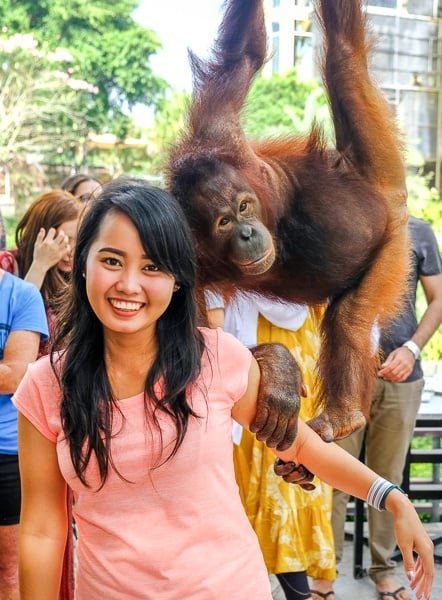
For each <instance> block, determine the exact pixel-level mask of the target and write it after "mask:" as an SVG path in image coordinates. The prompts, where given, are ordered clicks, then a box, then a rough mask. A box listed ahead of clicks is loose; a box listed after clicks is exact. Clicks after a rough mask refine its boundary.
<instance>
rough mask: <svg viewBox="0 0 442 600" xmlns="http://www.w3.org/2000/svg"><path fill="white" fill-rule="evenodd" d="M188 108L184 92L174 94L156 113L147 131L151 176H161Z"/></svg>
mask: <svg viewBox="0 0 442 600" xmlns="http://www.w3.org/2000/svg"><path fill="white" fill-rule="evenodd" d="M188 108H189V95H188V94H186V93H185V92H174V93H173V94H172V95H171V96H170V97H169V98H168V99H167V100H166V101H165V103H164V105H163V107H162V108H161V110H160V111H159V112H158V113H157V115H156V117H155V120H154V124H153V126H152V128H151V130H150V131H149V139H150V141H151V147H150V150H149V166H150V170H151V173H152V174H153V175H156V176H161V175H162V171H163V168H164V164H165V162H166V159H167V153H168V150H169V148H170V146H171V145H172V144H173V143H174V142H176V140H177V138H178V136H179V135H180V133H181V131H182V130H183V127H184V125H185V119H186V114H187V111H188Z"/></svg>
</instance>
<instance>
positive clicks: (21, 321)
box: [11, 284, 49, 339]
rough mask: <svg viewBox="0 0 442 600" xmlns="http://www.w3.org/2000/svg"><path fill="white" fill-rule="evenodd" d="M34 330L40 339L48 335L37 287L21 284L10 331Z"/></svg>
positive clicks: (44, 313)
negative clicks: (39, 335)
mask: <svg viewBox="0 0 442 600" xmlns="http://www.w3.org/2000/svg"><path fill="white" fill-rule="evenodd" d="M20 330H24V331H35V332H36V333H40V334H41V336H42V339H46V338H47V337H48V333H49V332H48V320H47V318H46V311H45V308H44V304H43V299H42V297H41V294H40V292H39V291H38V289H37V288H36V287H35V286H33V285H30V284H27V285H25V286H21V287H20V289H19V291H18V293H17V302H16V306H15V311H14V318H13V320H12V323H11V331H20Z"/></svg>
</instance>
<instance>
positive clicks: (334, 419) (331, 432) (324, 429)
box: [307, 410, 367, 442]
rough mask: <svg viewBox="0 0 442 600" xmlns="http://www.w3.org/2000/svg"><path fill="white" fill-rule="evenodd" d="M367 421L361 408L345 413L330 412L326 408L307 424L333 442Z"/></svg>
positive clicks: (326, 439)
mask: <svg viewBox="0 0 442 600" xmlns="http://www.w3.org/2000/svg"><path fill="white" fill-rule="evenodd" d="M366 422H367V421H366V419H365V417H364V415H363V414H362V412H361V411H360V410H353V411H349V412H347V413H345V414H337V413H330V412H328V411H327V410H325V411H324V412H322V413H321V414H320V415H318V416H317V417H316V418H315V419H311V420H310V421H308V423H307V424H308V425H309V426H310V427H311V428H312V429H313V430H314V431H316V433H317V434H318V435H319V436H321V438H322V439H323V440H324V442H333V441H335V440H340V439H342V438H345V437H347V436H348V435H350V434H351V433H353V432H354V431H356V430H357V429H360V428H361V427H364V426H365V424H366Z"/></svg>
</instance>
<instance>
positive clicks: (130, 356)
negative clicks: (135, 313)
mask: <svg viewBox="0 0 442 600" xmlns="http://www.w3.org/2000/svg"><path fill="white" fill-rule="evenodd" d="M135 338H137V336H121V335H118V336H113V335H105V339H104V361H105V365H106V370H107V374H108V377H109V381H110V383H111V386H112V391H113V394H114V396H115V397H116V398H117V399H122V398H129V397H131V396H135V395H136V394H139V393H140V392H142V391H143V390H144V387H145V382H146V378H147V375H148V373H149V370H150V368H151V366H152V364H153V362H154V360H155V358H156V356H157V353H158V346H157V341H156V337H155V339H150V340H149V339H148V337H147V334H145V333H144V335H143V336H139V337H138V339H135Z"/></svg>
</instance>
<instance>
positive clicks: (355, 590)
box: [271, 524, 442, 600]
mask: <svg viewBox="0 0 442 600" xmlns="http://www.w3.org/2000/svg"><path fill="white" fill-rule="evenodd" d="M428 528H429V531H430V535H436V534H438V535H442V524H438V525H436V524H430V525H428ZM436 550H437V552H438V553H439V554H442V544H441V545H438V546H437V548H436ZM368 560H369V555H368V550H367V549H366V548H364V565H365V564H366V563H367V562H368ZM339 571H340V573H339V577H338V579H337V581H336V584H335V593H336V598H335V600H376V592H375V587H374V585H373V584H372V582H371V580H370V579H369V578H368V577H363V578H362V579H354V578H353V543H352V542H345V551H344V560H343V561H342V564H341V565H340V568H339ZM397 575H398V579H399V580H400V582H401V583H402V584H403V585H404V586H405V587H407V579H406V577H405V574H404V572H403V570H402V563H399V564H398V567H397ZM271 582H272V591H273V598H274V600H285V596H284V593H283V592H282V590H281V588H280V587H279V584H278V581H277V580H276V579H275V578H274V577H272V578H271ZM413 597H414V596H413V595H412V593H411V592H410V598H413ZM432 600H442V564H438V563H436V579H435V584H434V587H433V594H432Z"/></svg>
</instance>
